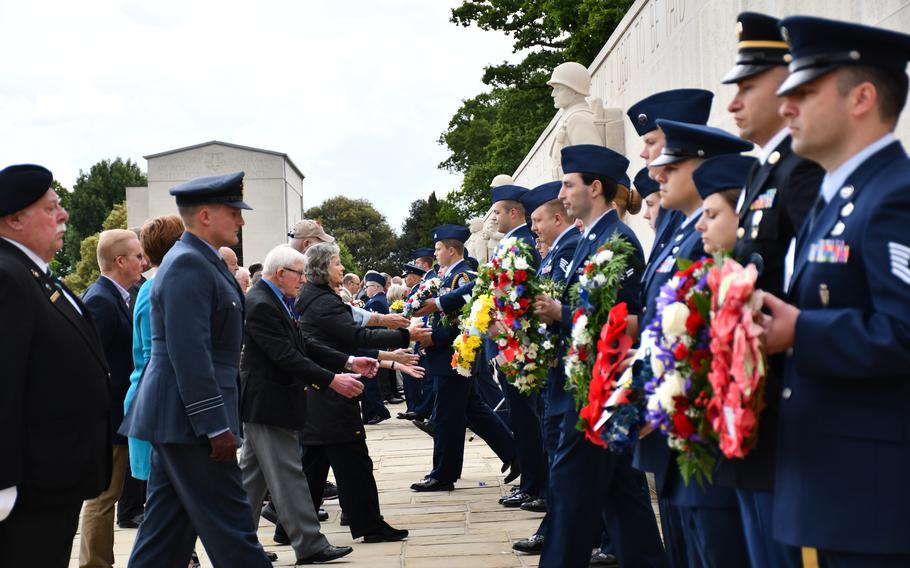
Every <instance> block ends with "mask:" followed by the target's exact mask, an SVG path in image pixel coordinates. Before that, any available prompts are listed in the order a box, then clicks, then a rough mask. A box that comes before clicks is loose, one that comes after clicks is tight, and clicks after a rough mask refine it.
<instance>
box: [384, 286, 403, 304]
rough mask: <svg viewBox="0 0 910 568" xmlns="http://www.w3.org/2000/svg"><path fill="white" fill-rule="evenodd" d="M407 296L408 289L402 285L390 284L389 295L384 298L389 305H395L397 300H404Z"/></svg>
mask: <svg viewBox="0 0 910 568" xmlns="http://www.w3.org/2000/svg"><path fill="white" fill-rule="evenodd" d="M407 295H408V287H407V286H404V285H403V284H392V285H391V286H389V293H388V294H386V298H387V299H388V301H389V303H390V304H392V303H395V302H396V301H398V300H404V298H405V296H407Z"/></svg>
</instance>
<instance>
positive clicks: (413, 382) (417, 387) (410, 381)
mask: <svg viewBox="0 0 910 568" xmlns="http://www.w3.org/2000/svg"><path fill="white" fill-rule="evenodd" d="M401 384H402V387H403V389H404V402H405V410H406V411H407V412H414V409H416V408H417V405H418V404H420V395H421V393H422V391H423V389H422V384H421V379H415V378H414V377H412V376H410V375H406V374H404V373H401Z"/></svg>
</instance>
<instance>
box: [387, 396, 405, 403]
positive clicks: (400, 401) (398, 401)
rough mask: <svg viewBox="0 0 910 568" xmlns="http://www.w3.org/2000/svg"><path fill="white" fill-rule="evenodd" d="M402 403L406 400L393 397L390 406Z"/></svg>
mask: <svg viewBox="0 0 910 568" xmlns="http://www.w3.org/2000/svg"><path fill="white" fill-rule="evenodd" d="M402 402H404V399H403V398H398V397H397V396H393V397H392V398H390V399H389V404H401V403H402Z"/></svg>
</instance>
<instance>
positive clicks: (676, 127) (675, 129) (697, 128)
mask: <svg viewBox="0 0 910 568" xmlns="http://www.w3.org/2000/svg"><path fill="white" fill-rule="evenodd" d="M657 125H658V126H660V129H661V130H663V131H664V136H666V138H667V141H666V143H665V144H664V149H663V152H661V154H660V156H658V157H657V158H656V159H655V160H654V161H653V162H651V163H650V164H649V167H652V168H653V167H656V166H666V165H667V164H673V163H675V162H681V161H683V160H688V159H690V158H710V157H712V156H719V155H721V154H739V153H740V152H748V151H749V150H751V149H752V143H751V142H747V141H746V140H743V139H742V138H740V137H738V136H734V135H732V134H730V133H729V132H727V131H726V130H721V129H720V128H715V127H713V126H705V125H703V124H689V123H686V122H676V121H674V120H664V119H658V120H657Z"/></svg>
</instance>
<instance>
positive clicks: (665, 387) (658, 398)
mask: <svg viewBox="0 0 910 568" xmlns="http://www.w3.org/2000/svg"><path fill="white" fill-rule="evenodd" d="M685 388H686V380H685V379H684V378H683V377H682V375H680V374H679V373H677V372H676V371H670V372H668V373H667V374H666V375H665V376H664V380H663V382H662V383H660V385H658V387H657V388H656V389H655V390H654V394H652V395H651V396H650V397H648V410H657V409H658V406H659V407H660V408H663V409H664V410H666V411H667V412H673V410H674V409H675V408H676V403H675V402H674V401H673V397H676V396H679V395H681V394H683V393H684V392H685Z"/></svg>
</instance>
